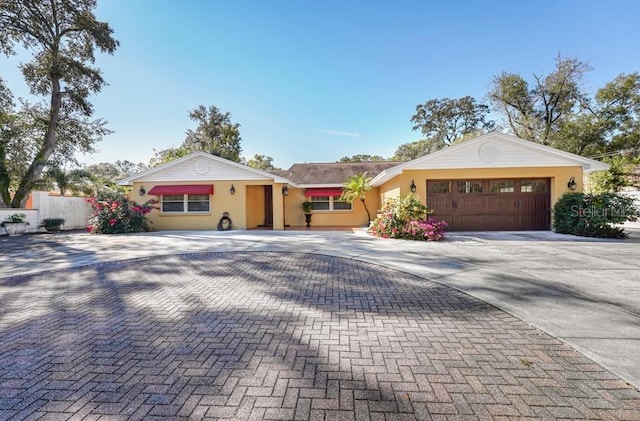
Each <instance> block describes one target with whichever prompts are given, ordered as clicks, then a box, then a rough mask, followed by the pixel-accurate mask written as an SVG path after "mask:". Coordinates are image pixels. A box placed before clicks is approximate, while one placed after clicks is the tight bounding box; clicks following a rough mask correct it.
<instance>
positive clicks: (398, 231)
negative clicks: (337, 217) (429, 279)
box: [369, 194, 447, 241]
mask: <svg viewBox="0 0 640 421" xmlns="http://www.w3.org/2000/svg"><path fill="white" fill-rule="evenodd" d="M428 214H429V210H428V209H427V207H426V206H425V205H424V204H423V203H422V201H421V200H420V198H419V197H418V196H416V195H415V194H409V195H407V196H405V197H403V198H400V199H395V198H391V199H387V200H386V201H385V203H384V205H383V207H382V211H381V212H380V213H379V214H378V216H377V218H376V219H375V220H374V221H373V222H372V223H371V226H370V227H369V233H371V234H372V235H375V236H376V237H382V238H402V239H407V240H422V241H438V240H442V239H443V238H444V237H445V233H444V229H445V227H446V226H447V223H446V222H445V221H436V220H435V219H432V218H429V217H428Z"/></svg>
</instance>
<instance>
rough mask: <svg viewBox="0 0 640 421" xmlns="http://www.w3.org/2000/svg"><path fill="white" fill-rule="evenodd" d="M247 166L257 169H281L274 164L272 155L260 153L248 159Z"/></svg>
mask: <svg viewBox="0 0 640 421" xmlns="http://www.w3.org/2000/svg"><path fill="white" fill-rule="evenodd" d="M247 166H249V167H251V168H255V169H257V170H263V171H268V170H279V169H280V168H277V167H275V166H274V165H273V158H272V157H270V156H267V155H259V154H255V155H253V158H251V159H249V160H248V161H247Z"/></svg>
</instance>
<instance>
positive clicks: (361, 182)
mask: <svg viewBox="0 0 640 421" xmlns="http://www.w3.org/2000/svg"><path fill="white" fill-rule="evenodd" d="M370 183H371V177H367V172H366V171H365V172H363V173H360V174H355V175H352V176H351V177H349V178H348V179H347V181H345V182H344V183H343V184H342V195H341V196H340V200H341V201H345V202H353V201H355V200H356V199H360V201H361V202H362V205H363V206H364V210H365V211H366V212H367V218H368V219H367V221H368V222H371V213H369V209H368V208H367V204H366V203H365V198H366V195H367V192H368V191H369V190H371V184H370Z"/></svg>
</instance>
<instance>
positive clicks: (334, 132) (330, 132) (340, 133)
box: [311, 128, 362, 137]
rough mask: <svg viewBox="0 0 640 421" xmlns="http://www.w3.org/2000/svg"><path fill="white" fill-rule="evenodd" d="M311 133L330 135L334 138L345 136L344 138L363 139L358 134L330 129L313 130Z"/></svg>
mask: <svg viewBox="0 0 640 421" xmlns="http://www.w3.org/2000/svg"><path fill="white" fill-rule="evenodd" d="M311 131H313V132H315V133H320V134H328V135H332V136H344V137H362V135H361V134H360V133H356V132H343V131H341V130H329V129H316V128H313V129H311Z"/></svg>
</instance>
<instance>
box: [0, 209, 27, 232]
mask: <svg viewBox="0 0 640 421" xmlns="http://www.w3.org/2000/svg"><path fill="white" fill-rule="evenodd" d="M27 225H29V221H27V215H25V214H24V213H14V214H12V215H9V216H7V217H6V218H4V221H2V222H1V223H0V227H2V228H4V229H5V231H7V234H9V237H18V236H20V235H22V234H24V233H25V232H26V231H27Z"/></svg>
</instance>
